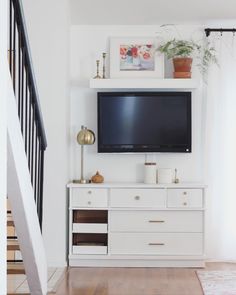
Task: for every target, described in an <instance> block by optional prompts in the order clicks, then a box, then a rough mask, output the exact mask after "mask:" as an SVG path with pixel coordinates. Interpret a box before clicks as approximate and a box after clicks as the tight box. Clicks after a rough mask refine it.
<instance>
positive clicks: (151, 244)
mask: <svg viewBox="0 0 236 295" xmlns="http://www.w3.org/2000/svg"><path fill="white" fill-rule="evenodd" d="M148 245H149V246H165V244H164V243H149V244H148Z"/></svg>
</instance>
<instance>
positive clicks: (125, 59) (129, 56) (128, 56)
mask: <svg viewBox="0 0 236 295" xmlns="http://www.w3.org/2000/svg"><path fill="white" fill-rule="evenodd" d="M158 46H159V44H157V40H156V39H155V38H154V37H111V38H110V78H164V55H163V54H161V53H158V52H157V51H156V49H157V47H158Z"/></svg>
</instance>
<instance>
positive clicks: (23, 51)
mask: <svg viewBox="0 0 236 295" xmlns="http://www.w3.org/2000/svg"><path fill="white" fill-rule="evenodd" d="M21 54H22V66H21V111H20V113H21V115H20V117H21V121H20V123H21V132H22V135H23V126H24V66H25V50H24V47H22V51H21Z"/></svg>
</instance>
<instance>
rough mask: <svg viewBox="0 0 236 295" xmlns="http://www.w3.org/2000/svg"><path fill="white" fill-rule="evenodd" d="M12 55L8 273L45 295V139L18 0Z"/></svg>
mask: <svg viewBox="0 0 236 295" xmlns="http://www.w3.org/2000/svg"><path fill="white" fill-rule="evenodd" d="M8 60H9V75H8V101H7V111H8V120H7V133H8V148H7V152H8V155H7V157H8V164H7V177H8V183H7V194H8V199H9V203H10V208H8V211H7V215H8V221H7V232H8V239H7V251H8V259H7V260H8V261H7V262H8V265H7V273H8V274H9V275H11V274H24V273H25V274H26V276H27V281H28V285H29V288H30V293H31V294H33V295H42V294H43V295H44V294H46V293H47V263H46V258H45V250H44V245H43V239H42V234H41V231H42V224H43V174H44V152H45V150H46V147H47V142H46V135H45V129H44V126H43V120H42V114H41V110H40V103H39V97H38V92H37V88H36V83H35V78H34V73H33V67H32V61H31V56H30V50H29V43H28V37H27V32H26V25H25V21H24V15H23V9H22V5H21V1H20V0H9V50H8ZM19 251H20V253H21V255H20V258H19V257H17V256H19ZM21 257H22V259H21Z"/></svg>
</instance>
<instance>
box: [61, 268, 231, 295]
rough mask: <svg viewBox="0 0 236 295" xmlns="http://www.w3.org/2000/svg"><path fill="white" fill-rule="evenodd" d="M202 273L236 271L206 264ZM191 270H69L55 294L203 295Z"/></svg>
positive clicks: (193, 271) (193, 270)
mask: <svg viewBox="0 0 236 295" xmlns="http://www.w3.org/2000/svg"><path fill="white" fill-rule="evenodd" d="M205 270H236V264H233V263H207V265H206V268H205ZM195 271H196V269H193V268H69V269H68V272H67V274H66V276H65V277H64V279H63V281H62V283H61V284H60V286H59V288H58V290H57V292H56V293H55V294H56V295H202V294H203V293H202V289H201V286H200V283H199V281H198V278H197V276H196V273H195Z"/></svg>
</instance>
